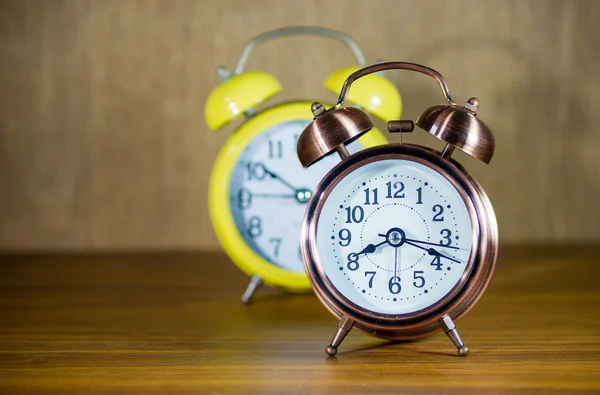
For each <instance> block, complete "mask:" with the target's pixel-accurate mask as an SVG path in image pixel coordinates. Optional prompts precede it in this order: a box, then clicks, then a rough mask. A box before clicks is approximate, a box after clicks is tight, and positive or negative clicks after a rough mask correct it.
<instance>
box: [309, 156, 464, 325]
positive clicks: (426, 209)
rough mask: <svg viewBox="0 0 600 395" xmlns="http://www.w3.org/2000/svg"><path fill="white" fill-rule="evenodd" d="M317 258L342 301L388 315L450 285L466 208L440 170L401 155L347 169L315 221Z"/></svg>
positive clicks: (458, 273) (415, 306) (422, 305)
mask: <svg viewBox="0 0 600 395" xmlns="http://www.w3.org/2000/svg"><path fill="white" fill-rule="evenodd" d="M316 226H317V227H316V250H317V255H318V261H319V262H320V263H321V267H322V270H323V271H324V273H325V275H326V276H327V278H328V279H329V281H330V282H331V284H332V285H333V286H334V287H335V288H336V289H337V290H338V291H339V292H340V293H341V294H342V295H344V296H345V297H346V298H347V299H348V300H349V301H351V302H352V303H354V304H356V305H358V306H360V307H362V308H364V309H366V310H369V311H372V312H376V313H379V314H388V315H400V314H410V313H414V312H417V311H420V310H423V309H426V308H427V307H430V306H432V305H433V304H435V303H436V302H438V301H440V300H441V299H442V298H443V297H444V296H446V295H448V294H449V293H450V292H452V291H453V289H454V288H455V287H456V286H457V284H458V283H459V281H460V280H461V277H462V276H463V274H464V273H465V270H466V268H467V264H468V262H469V258H470V255H471V249H472V246H473V245H472V244H473V239H474V237H473V229H472V223H471V217H470V215H469V210H468V208H467V206H466V204H465V201H464V200H463V198H462V197H461V194H460V193H459V192H458V190H457V189H456V188H455V187H454V186H453V184H452V183H451V182H450V181H449V180H448V179H446V178H445V177H444V176H443V175H441V174H440V173H438V172H437V171H435V170H433V169H432V168H430V167H428V166H425V165H423V164H421V163H418V162H415V161H411V160H407V159H381V160H378V161H374V162H370V163H367V164H365V165H363V166H361V167H358V168H356V169H355V170H354V171H352V172H350V173H349V174H347V175H346V176H345V177H344V178H343V179H341V180H340V181H339V182H338V183H337V184H336V185H335V186H334V187H333V189H332V190H331V191H330V193H329V194H328V195H327V196H326V201H325V203H324V204H323V207H322V209H321V212H320V214H319V217H318V219H317V225H316Z"/></svg>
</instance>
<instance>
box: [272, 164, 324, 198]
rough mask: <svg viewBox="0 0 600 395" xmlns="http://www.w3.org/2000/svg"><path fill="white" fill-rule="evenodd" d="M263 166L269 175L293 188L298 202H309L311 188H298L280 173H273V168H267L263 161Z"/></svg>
mask: <svg viewBox="0 0 600 395" xmlns="http://www.w3.org/2000/svg"><path fill="white" fill-rule="evenodd" d="M261 166H262V168H263V170H264V171H265V173H267V174H268V175H269V177H271V178H274V179H276V180H278V181H279V182H281V183H282V184H283V185H285V186H286V187H288V188H290V189H291V190H293V191H294V197H295V198H296V200H297V201H298V203H307V202H308V201H309V200H310V198H311V196H312V191H311V190H310V189H306V188H296V187H295V186H293V185H292V184H290V183H289V182H287V181H286V180H284V179H283V178H281V176H280V175H278V174H276V173H273V172H272V171H271V170H269V169H267V168H266V166H265V165H263V164H262V163H261Z"/></svg>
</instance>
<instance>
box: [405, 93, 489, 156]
mask: <svg viewBox="0 0 600 395" xmlns="http://www.w3.org/2000/svg"><path fill="white" fill-rule="evenodd" d="M478 107H479V100H477V98H476V97H472V98H470V99H469V100H468V101H467V102H466V103H465V105H464V107H461V106H458V105H452V104H446V105H439V106H433V107H429V108H428V109H427V110H425V111H424V112H423V113H422V114H421V115H420V116H419V118H418V119H417V121H416V122H415V124H416V125H417V126H418V127H420V128H421V129H423V130H425V131H427V132H429V133H431V134H432V135H434V136H435V137H437V138H439V139H440V140H443V141H445V142H446V143H448V144H450V145H451V146H452V147H456V148H458V149H460V150H461V151H463V152H464V153H466V154H468V155H471V156H472V157H474V158H477V159H479V160H480V161H482V162H484V163H490V160H491V159H492V156H493V155H494V148H495V142H494V135H493V134H492V131H491V130H490V128H488V126H487V125H486V124H485V123H483V122H482V121H481V120H480V119H478V118H477V109H478Z"/></svg>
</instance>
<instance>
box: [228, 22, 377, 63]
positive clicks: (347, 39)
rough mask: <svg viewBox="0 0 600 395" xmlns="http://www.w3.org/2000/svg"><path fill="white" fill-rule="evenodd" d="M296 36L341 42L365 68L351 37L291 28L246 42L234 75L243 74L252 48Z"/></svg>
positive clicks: (329, 31)
mask: <svg viewBox="0 0 600 395" xmlns="http://www.w3.org/2000/svg"><path fill="white" fill-rule="evenodd" d="M297 35H315V36H323V37H329V38H333V39H335V40H338V41H341V42H343V43H344V44H345V45H346V46H347V47H348V49H349V50H350V52H352V55H354V57H355V58H356V61H357V62H358V64H359V65H360V66H366V64H367V61H366V58H365V55H364V54H363V53H362V51H361V49H360V47H359V46H358V44H357V43H356V41H354V39H353V38H352V37H350V36H349V35H347V34H345V33H342V32H338V31H337V30H331V29H325V28H323V27H316V26H292V27H284V28H281V29H275V30H271V31H268V32H265V33H263V34H260V35H258V36H256V37H254V38H252V39H251V40H250V41H248V43H247V44H246V46H245V47H244V49H243V50H242V54H241V55H240V58H239V60H238V62H237V65H236V66H235V70H234V73H235V74H241V73H243V72H244V68H245V67H246V62H247V61H248V58H250V54H252V51H253V50H254V48H255V47H256V46H258V45H260V44H262V43H264V42H265V41H268V40H271V39H274V38H279V37H287V36H297Z"/></svg>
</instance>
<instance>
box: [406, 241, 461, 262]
mask: <svg viewBox="0 0 600 395" xmlns="http://www.w3.org/2000/svg"><path fill="white" fill-rule="evenodd" d="M406 244H409V245H411V246H413V247H417V248H419V249H421V250H423V251H427V253H428V254H429V255H437V256H441V257H442V258H446V259H448V260H450V261H452V262H456V263H460V261H458V260H456V259H454V258H450V257H449V256H446V255H444V254H442V253H440V252H439V251H438V250H434V249H433V248H425V247H421V246H420V245H418V244H415V243H413V242H410V241H408V240H407V241H406Z"/></svg>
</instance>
